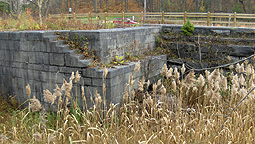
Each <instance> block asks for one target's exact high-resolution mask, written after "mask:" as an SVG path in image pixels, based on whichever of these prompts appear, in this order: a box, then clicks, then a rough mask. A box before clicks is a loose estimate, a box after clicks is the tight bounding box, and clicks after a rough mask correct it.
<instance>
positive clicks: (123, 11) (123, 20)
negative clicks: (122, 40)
mask: <svg viewBox="0 0 255 144" xmlns="http://www.w3.org/2000/svg"><path fill="white" fill-rule="evenodd" d="M122 26H124V11H123V12H122Z"/></svg>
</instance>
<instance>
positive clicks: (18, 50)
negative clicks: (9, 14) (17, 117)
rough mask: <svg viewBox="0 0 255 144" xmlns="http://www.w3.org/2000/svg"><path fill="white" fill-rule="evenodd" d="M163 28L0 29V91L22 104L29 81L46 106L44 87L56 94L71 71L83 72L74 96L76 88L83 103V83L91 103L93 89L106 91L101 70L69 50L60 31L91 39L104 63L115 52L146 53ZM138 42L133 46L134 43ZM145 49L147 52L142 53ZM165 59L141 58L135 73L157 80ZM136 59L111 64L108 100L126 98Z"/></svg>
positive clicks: (33, 93)
mask: <svg viewBox="0 0 255 144" xmlns="http://www.w3.org/2000/svg"><path fill="white" fill-rule="evenodd" d="M159 31H160V28H158V27H155V28H151V27H148V28H144V27H142V28H134V29H117V30H115V29H112V30H96V31H27V32H26V31H22V32H0V90H2V91H3V92H4V93H5V94H10V95H15V96H16V98H17V100H18V101H19V102H24V101H26V100H27V99H28V97H27V94H26V91H25V86H26V85H27V84H28V83H29V84H30V87H31V92H32V95H35V96H36V98H37V99H39V100H40V101H41V102H42V103H43V105H45V107H47V105H48V104H47V103H45V102H44V100H43V90H45V89H49V90H50V91H51V92H53V89H54V88H55V84H57V85H58V86H59V87H61V86H62V83H63V79H66V80H69V77H70V75H71V73H72V72H76V71H77V70H78V71H79V72H80V74H81V80H80V81H79V82H78V83H77V84H75V83H74V85H73V86H74V89H75V91H74V93H73V94H74V95H75V96H76V89H77V92H78V94H79V95H77V96H78V101H79V102H80V104H82V98H81V97H80V96H81V95H80V88H81V86H85V94H86V98H87V102H88V103H89V102H90V97H91V96H92V97H94V94H95V91H98V93H99V94H101V95H102V86H103V79H102V78H103V76H102V75H103V70H102V69H98V67H94V68H89V65H90V64H91V63H92V60H91V59H83V56H82V55H78V54H77V52H76V50H70V46H69V45H66V44H65V41H64V40H58V39H57V38H58V36H57V35H55V34H56V33H61V34H62V35H66V36H68V37H69V38H70V39H73V40H75V39H76V37H77V36H78V37H84V38H87V39H88V41H81V43H85V42H89V45H88V47H89V49H90V50H91V49H95V50H96V54H97V55H98V56H99V58H100V59H101V61H102V62H105V63H107V62H109V61H110V60H111V58H112V57H113V56H114V55H118V56H121V55H125V52H133V53H137V52H138V54H139V53H142V52H144V51H145V50H148V49H153V48H154V47H155V37H154V36H155V35H157V34H158V32H159ZM134 42H135V43H136V45H135V46H133V47H132V49H129V48H131V46H130V45H132V44H133V43H134ZM143 50H144V51H143ZM165 62H166V56H156V57H149V58H148V59H147V60H142V61H141V69H140V71H138V72H137V73H136V74H135V75H134V79H135V80H136V82H135V86H134V88H135V87H136V86H137V81H138V80H139V79H141V78H142V76H146V78H147V79H153V78H154V77H155V76H157V75H159V73H160V70H161V68H162V66H163V65H164V63H165ZM134 67H135V63H129V64H128V65H121V66H116V67H115V68H109V69H108V71H109V73H108V75H107V78H106V80H105V83H106V100H107V103H109V102H113V103H117V102H120V101H121V99H122V96H123V92H124V88H125V84H126V83H128V81H129V76H130V75H131V73H133V72H134Z"/></svg>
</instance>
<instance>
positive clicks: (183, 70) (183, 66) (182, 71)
mask: <svg viewBox="0 0 255 144" xmlns="http://www.w3.org/2000/svg"><path fill="white" fill-rule="evenodd" d="M185 71H186V68H185V65H184V64H182V68H181V73H182V75H183V74H184V73H185Z"/></svg>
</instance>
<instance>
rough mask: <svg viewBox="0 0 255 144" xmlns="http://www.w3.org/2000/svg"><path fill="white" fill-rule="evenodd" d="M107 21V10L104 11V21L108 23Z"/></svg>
mask: <svg viewBox="0 0 255 144" xmlns="http://www.w3.org/2000/svg"><path fill="white" fill-rule="evenodd" d="M106 21H107V12H105V13H104V23H105V24H106Z"/></svg>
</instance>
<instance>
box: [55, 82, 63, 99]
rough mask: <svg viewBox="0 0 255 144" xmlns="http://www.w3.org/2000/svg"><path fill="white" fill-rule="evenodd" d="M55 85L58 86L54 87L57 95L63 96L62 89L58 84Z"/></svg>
mask: <svg viewBox="0 0 255 144" xmlns="http://www.w3.org/2000/svg"><path fill="white" fill-rule="evenodd" d="M55 86H56V88H55V89H54V91H55V96H57V97H61V96H62V93H61V89H60V88H59V87H58V85H57V84H55Z"/></svg>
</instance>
